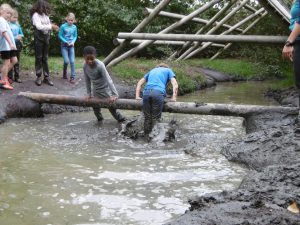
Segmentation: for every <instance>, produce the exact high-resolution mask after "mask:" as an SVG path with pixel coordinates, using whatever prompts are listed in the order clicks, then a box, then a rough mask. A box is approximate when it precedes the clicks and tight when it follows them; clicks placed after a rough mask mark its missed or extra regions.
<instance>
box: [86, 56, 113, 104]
mask: <svg viewBox="0 0 300 225" xmlns="http://www.w3.org/2000/svg"><path fill="white" fill-rule="evenodd" d="M95 61H96V63H95V65H94V66H93V67H91V66H90V65H88V64H86V63H84V65H83V72H84V76H85V83H86V89H87V94H88V95H91V93H92V91H93V96H95V97H99V98H109V97H111V96H118V92H117V89H116V88H115V85H114V83H113V81H112V79H111V77H110V76H109V74H108V72H107V70H106V68H105V65H104V63H103V62H101V61H100V60H98V59H96V60H95Z"/></svg>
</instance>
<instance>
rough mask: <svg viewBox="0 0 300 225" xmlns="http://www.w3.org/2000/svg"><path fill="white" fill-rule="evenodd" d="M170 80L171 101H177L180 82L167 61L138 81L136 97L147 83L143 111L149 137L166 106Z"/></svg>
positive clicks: (138, 96) (145, 128) (146, 135)
mask: <svg viewBox="0 0 300 225" xmlns="http://www.w3.org/2000/svg"><path fill="white" fill-rule="evenodd" d="M169 81H170V82H171V84H172V87H173V94H172V98H171V101H176V98H177V91H178V84H177V81H176V78H175V74H174V72H173V71H172V70H171V69H170V68H169V66H168V65H167V64H165V63H160V64H158V65H157V66H156V67H155V68H154V69H152V70H150V72H148V73H147V74H146V75H144V77H143V78H142V79H141V80H140V81H139V82H138V83H137V87H136V92H135V98H136V99H142V98H141V97H140V92H141V87H142V85H143V84H145V83H147V84H146V86H145V87H144V91H143V113H144V117H145V122H144V134H145V137H148V136H149V134H150V132H151V131H152V128H153V126H154V123H155V121H157V120H159V119H160V117H161V113H162V110H163V106H164V99H165V96H166V87H167V84H168V83H169Z"/></svg>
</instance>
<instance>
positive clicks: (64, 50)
mask: <svg viewBox="0 0 300 225" xmlns="http://www.w3.org/2000/svg"><path fill="white" fill-rule="evenodd" d="M61 55H62V57H63V59H64V65H63V78H64V79H68V76H67V72H68V71H67V69H68V64H69V56H68V48H67V47H66V46H63V45H62V46H61Z"/></svg>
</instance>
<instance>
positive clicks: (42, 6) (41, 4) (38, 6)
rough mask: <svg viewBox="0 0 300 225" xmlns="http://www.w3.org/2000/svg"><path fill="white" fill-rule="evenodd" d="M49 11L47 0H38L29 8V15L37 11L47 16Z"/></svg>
mask: <svg viewBox="0 0 300 225" xmlns="http://www.w3.org/2000/svg"><path fill="white" fill-rule="evenodd" d="M50 11H51V10H50V5H49V3H48V2H47V1H44V0H38V1H37V2H36V3H34V5H33V6H32V8H31V9H30V17H32V16H33V14H34V13H35V12H37V13H38V14H39V15H43V13H44V14H45V15H47V16H48V15H49V14H50Z"/></svg>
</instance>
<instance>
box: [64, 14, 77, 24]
mask: <svg viewBox="0 0 300 225" xmlns="http://www.w3.org/2000/svg"><path fill="white" fill-rule="evenodd" d="M67 19H73V20H74V22H76V20H75V14H74V13H72V12H69V13H68V15H67V16H66V20H67Z"/></svg>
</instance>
